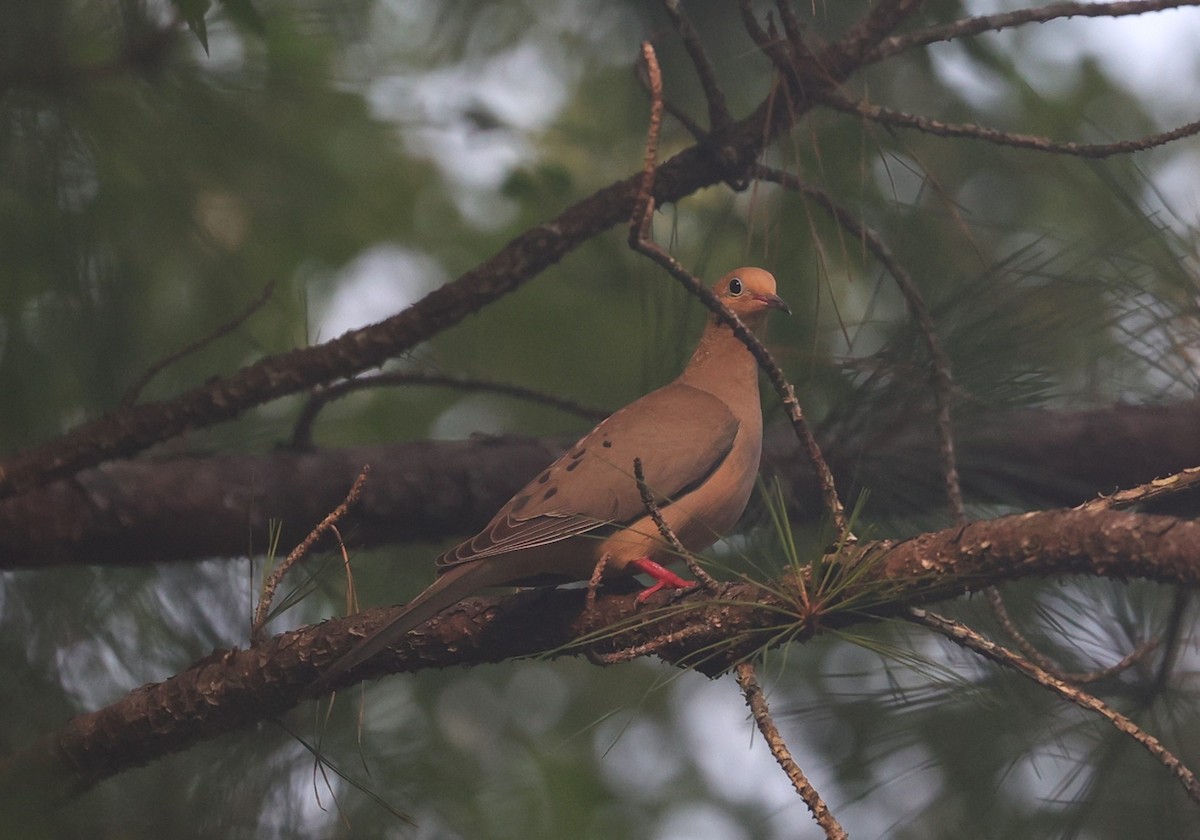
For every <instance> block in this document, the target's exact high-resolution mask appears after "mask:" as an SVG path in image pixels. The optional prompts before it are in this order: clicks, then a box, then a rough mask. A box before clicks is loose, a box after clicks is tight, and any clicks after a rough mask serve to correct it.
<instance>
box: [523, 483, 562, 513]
mask: <svg viewBox="0 0 1200 840" xmlns="http://www.w3.org/2000/svg"><path fill="white" fill-rule="evenodd" d="M557 492H558V488H557V487H551V488H550V489H549V490H547V491H546V492H545V493H543V494H542V501H543V502H544V501H546V500H547V499H549V498H552V497H553V496H554V495H555V494H556V493H557ZM514 510H515V508H514Z"/></svg>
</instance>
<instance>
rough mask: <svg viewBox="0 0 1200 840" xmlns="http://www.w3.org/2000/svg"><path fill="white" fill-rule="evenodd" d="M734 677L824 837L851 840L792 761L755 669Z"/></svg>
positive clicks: (744, 668) (743, 668)
mask: <svg viewBox="0 0 1200 840" xmlns="http://www.w3.org/2000/svg"><path fill="white" fill-rule="evenodd" d="M735 673H736V676H737V682H738V685H739V686H740V687H741V689H742V695H743V696H744V697H745V698H746V705H747V706H749V707H750V714H751V715H752V716H753V717H754V722H755V724H757V725H758V731H759V732H761V733H762V736H763V739H764V740H765V741H766V742H767V746H768V747H769V748H770V750H771V755H773V756H775V761H776V762H777V763H778V764H779V766H780V767H782V768H783V772H784V773H786V774H787V777H788V779H789V780H790V781H791V783H792V787H794V788H795V789H796V793H798V794H800V798H801V799H803V800H804V804H805V805H807V806H808V810H809V811H810V812H811V813H812V815H813V819H814V820H816V823H817V825H819V826H821V830H822V831H824V832H825V836H826V837H827V838H829V840H848V838H849V836H850V835H848V834H846V830H845V829H844V828H842V826H841V823H839V822H838V821H837V817H835V816H834V815H833V813H832V812H831V811H830V810H829V806H827V805H826V804H825V800H824V799H822V798H821V794H819V793H817V789H816V788H815V787H813V786H812V782H810V781H809V780H808V777H807V776H805V775H804V771H803V770H801V769H800V765H799V764H797V763H796V760H795V759H794V758H792V753H791V751H790V750H789V749H788V747H787V744H786V743H785V742H784V740H783V736H782V735H781V734H779V728H778V727H776V726H775V721H774V720H772V719H771V710H770V709H769V708H768V707H767V698H766V697H764V696H763V690H762V686H761V685H759V683H758V675H757V674H755V672H754V666H753V665H751V664H750V663H748V662H743V663H742V664H741V665H738V666H737V668H736V669H735Z"/></svg>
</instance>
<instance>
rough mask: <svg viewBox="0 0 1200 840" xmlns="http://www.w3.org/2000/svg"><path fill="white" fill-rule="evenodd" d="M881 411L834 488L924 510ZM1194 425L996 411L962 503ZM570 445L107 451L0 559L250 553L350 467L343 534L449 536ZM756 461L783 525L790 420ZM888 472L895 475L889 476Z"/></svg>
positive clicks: (1108, 478) (922, 460) (1088, 481)
mask: <svg viewBox="0 0 1200 840" xmlns="http://www.w3.org/2000/svg"><path fill="white" fill-rule="evenodd" d="M881 422H885V423H887V424H888V426H889V428H891V429H893V434H891V435H889V436H888V438H887V440H886V442H885V443H883V444H879V445H874V446H872V447H870V448H868V449H864V448H863V447H862V446H861V445H859V444H857V443H856V442H855V441H854V440H842V439H840V437H839V433H840V432H839V430H838V429H833V430H826V432H825V433H824V434H822V435H820V445H821V448H822V451H824V452H825V453H826V456H827V457H828V459H829V462H830V469H832V470H833V472H834V477H835V479H836V481H837V482H838V486H839V487H841V488H844V489H845V490H846V492H848V493H849V497H850V498H854V497H855V496H857V495H858V493H860V492H861V491H862V489H864V488H867V489H870V490H871V496H870V511H871V513H872V514H873V515H882V516H886V515H888V514H899V515H911V514H913V513H920V514H924V515H928V514H929V511H928V510H927V509H925V508H923V507H921V506H920V505H921V504H922V500H923V499H926V498H927V495H926V494H922V493H913V492H911V490H912V488H913V487H924V486H932V485H933V484H934V483H936V482H938V481H940V480H941V478H940V472H939V471H938V469H937V466H938V446H939V444H938V440H937V437H936V435H935V433H934V428H933V423H932V418H931V417H930V416H929V415H924V414H922V413H921V412H919V411H915V412H912V413H910V414H906V415H904V416H902V417H898V418H895V419H892V418H883V420H882V421H881ZM1198 424H1200V400H1195V401H1189V402H1183V403H1177V404H1175V405H1163V406H1129V405H1117V406H1112V407H1109V408H1105V409H1098V410H1095V411H1083V412H1057V411H1046V410H1018V411H1007V412H997V413H995V414H993V415H992V416H991V417H990V418H988V420H987V421H986V422H985V423H982V424H977V425H973V426H972V427H971V428H964V429H963V430H962V431H961V432H960V433H959V441H958V442H959V451H958V461H959V465H960V468H961V470H962V482H963V488H964V492H965V493H966V495H967V498H968V499H969V500H970V501H972V502H983V503H989V502H994V501H1005V502H1007V503H1010V504H1011V503H1012V501H1013V500H1014V499H1026V500H1028V501H1029V503H1031V504H1032V503H1037V504H1039V505H1060V506H1067V505H1077V504H1080V503H1082V502H1086V501H1088V500H1089V499H1091V498H1093V497H1095V496H1097V495H1098V494H1101V493H1105V494H1107V493H1111V492H1113V490H1114V489H1115V488H1118V487H1129V486H1133V485H1140V484H1142V483H1143V482H1150V481H1151V480H1152V479H1156V478H1157V479H1161V477H1163V476H1169V475H1173V474H1175V473H1178V472H1179V471H1180V470H1185V469H1186V468H1188V467H1190V466H1192V465H1194V464H1197V463H1200V436H1197V435H1196V434H1195V429H1196V428H1197V425H1198ZM851 425H853V424H851ZM846 434H852V433H846ZM572 442H573V440H568V439H565V438H564V439H542V440H537V439H529V438H522V437H516V436H505V437H497V438H488V437H481V438H477V439H473V440H467V441H415V442H411V443H402V444H392V445H388V446H374V447H352V448H346V449H329V450H317V451H313V452H289V451H280V452H275V453H272V454H267V455H219V456H212V457H204V458H201V457H189V458H178V459H172V460H163V461H115V462H113V463H110V464H105V465H104V466H102V467H98V468H96V469H92V470H87V471H84V472H82V473H80V474H79V475H78V476H76V477H75V479H74V480H73V481H58V482H55V483H53V484H51V485H49V486H48V487H44V488H41V489H39V490H36V491H32V492H29V493H23V494H21V495H19V496H14V497H12V498H10V499H5V500H0V568H10V569H11V568H37V567H42V566H49V565H60V564H75V565H85V564H95V565H139V564H144V563H152V562H170V561H178V560H194V559H198V558H202V557H238V556H244V555H247V554H251V555H253V554H258V553H261V552H262V551H263V550H264V549H265V546H266V544H267V539H268V535H269V527H270V524H271V521H272V520H275V521H277V522H278V523H279V525H280V526H281V528H282V531H281V534H280V539H281V540H282V541H283V544H285V545H289V544H295V543H297V542H299V541H300V540H301V539H303V538H304V536H305V534H307V533H308V531H309V529H310V528H311V527H312V523H314V522H318V521H320V520H321V518H322V517H323V516H325V514H326V513H327V512H328V511H330V510H332V509H333V508H334V507H336V506H337V505H338V504H339V503H340V502H341V500H342V496H343V493H344V490H345V488H346V487H347V486H349V485H350V484H351V483H352V482H353V481H354V478H355V476H357V475H358V471H359V469H360V468H361V466H362V465H363V464H365V463H370V464H371V466H372V476H371V482H370V484H369V485H368V486H367V488H366V490H365V491H364V494H363V499H362V501H361V503H360V504H359V505H358V506H357V507H356V508H355V510H354V511H353V512H352V513H351V514H350V516H349V517H348V518H347V522H348V524H347V527H346V529H345V530H346V538H347V541H348V543H349V544H350V545H353V546H377V545H385V544H393V543H412V542H421V541H427V542H435V541H440V540H445V539H449V538H450V537H461V536H463V535H466V534H469V533H472V532H473V531H474V530H477V529H478V528H481V527H483V525H485V524H486V523H487V521H488V520H489V519H490V518H491V516H492V514H494V513H495V512H496V510H497V509H498V508H499V507H500V506H501V505H502V504H504V502H506V501H507V500H508V499H509V498H510V497H511V496H512V495H513V494H514V493H515V492H517V491H518V490H520V489H521V486H522V485H523V484H524V483H525V482H526V481H528V480H529V479H531V478H533V477H534V476H535V475H536V474H537V473H538V471H539V470H541V469H543V468H544V467H545V466H546V465H547V464H549V463H550V462H551V461H553V460H554V458H555V457H557V456H558V455H560V454H562V451H563V449H564V448H565V447H566V446H568V445H570V444H571V443H572ZM763 471H764V473H765V474H767V475H778V476H779V477H780V478H781V479H782V480H783V481H784V483H785V485H786V486H787V489H788V492H787V494H786V495H787V498H788V501H789V505H790V510H789V515H790V516H791V517H792V521H794V522H801V521H811V520H812V519H813V518H814V516H816V515H818V513H819V511H820V510H821V496H820V493H819V492H818V490H817V483H816V480H815V477H814V474H813V472H812V471H811V468H810V467H809V466H808V464H807V458H806V456H805V454H804V451H803V450H802V448H801V447H800V446H799V445H798V444H797V443H796V440H795V437H794V434H793V432H792V429H791V428H790V427H788V426H786V425H775V426H773V427H771V428H769V429H768V430H767V432H766V436H765V439H764V443H763ZM896 475H903V476H904V481H903V482H899V483H898V482H897V481H896V479H895V476H896ZM1187 475H1191V474H1190V473H1188V474H1187ZM1185 478H1186V476H1185ZM1155 486H1156V487H1157V488H1159V489H1158V490H1157V491H1156V492H1155V493H1153V494H1147V495H1146V496H1145V497H1144V498H1140V503H1143V504H1144V503H1146V502H1148V501H1150V502H1153V503H1154V504H1155V505H1158V506H1162V505H1164V504H1171V503H1173V502H1174V503H1177V501H1176V500H1183V499H1187V498H1189V496H1188V495H1180V496H1176V497H1175V499H1172V498H1171V497H1168V496H1166V495H1165V494H1166V493H1167V492H1169V491H1171V490H1175V491H1178V490H1179V489H1181V488H1186V487H1188V486H1189V481H1187V480H1173V479H1169V480H1166V481H1162V480H1159V481H1157V482H1156V483H1155ZM1191 492H1192V493H1194V492H1195V491H1194V490H1193V491H1191ZM1117 498H1118V499H1124V498H1126V495H1125V494H1119V495H1118V497H1117Z"/></svg>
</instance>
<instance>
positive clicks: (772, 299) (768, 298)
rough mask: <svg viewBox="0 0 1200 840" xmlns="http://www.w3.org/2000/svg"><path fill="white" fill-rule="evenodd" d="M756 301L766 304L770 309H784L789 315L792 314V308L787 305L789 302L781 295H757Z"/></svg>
mask: <svg viewBox="0 0 1200 840" xmlns="http://www.w3.org/2000/svg"><path fill="white" fill-rule="evenodd" d="M754 299H755V300H757V301H761V302H762V303H764V304H766V307H767V308H768V309H782V310H783V311H784V312H786V313H787V314H789V315H791V314H792V308H791V307H790V306H788V305H787V302H786V301H785V300H784V299H783V298H781V297H780V296H779V295H772V294H765V295H764V294H756V295H755V296H754Z"/></svg>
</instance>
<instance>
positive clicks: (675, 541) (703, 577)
mask: <svg viewBox="0 0 1200 840" xmlns="http://www.w3.org/2000/svg"><path fill="white" fill-rule="evenodd" d="M633 477H634V479H635V480H636V481H637V487H638V494H639V495H641V497H642V504H643V505H645V506H646V512H647V513H649V514H650V518H651V519H653V520H654V524H655V526H656V527H657V528H658V533H659V534H661V535H662V538H663V539H664V540H666V541H667V543H668V544H669V545H670V546H671V548H672V549H674V551H675V553H676V554H678V555H679V556H680V557H682V558H683V562H684V563H687V567H688V571H689V572H691V573H692V575H693V576H694V577H695V578H696V580H698V581H700V585H701V586H703V587H704V588H705V589H707V590H708V591H709V592H712V591H714V590H715V589H716V588H717V582H716V580H714V579H713V577H712V575H710V574H709V573H708V572H706V571H704V568H703V567H702V566H701V565H700V564H699V563H697V562H696V558H695V557H693V556H692V553H691V552H690V551H688V550H687V549H686V548H684V547H683V543H681V542H680V541H679V537H677V536H675V532H674V531H672V530H671V526H670V525H668V524H667V520H665V519H663V515H662V511H660V510H659V509H658V503H657V502H655V501H654V494H653V493H652V492H651V491H650V488H649V487H647V486H646V474H645V473H644V472H643V471H642V459H641V458H634V459H633Z"/></svg>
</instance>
